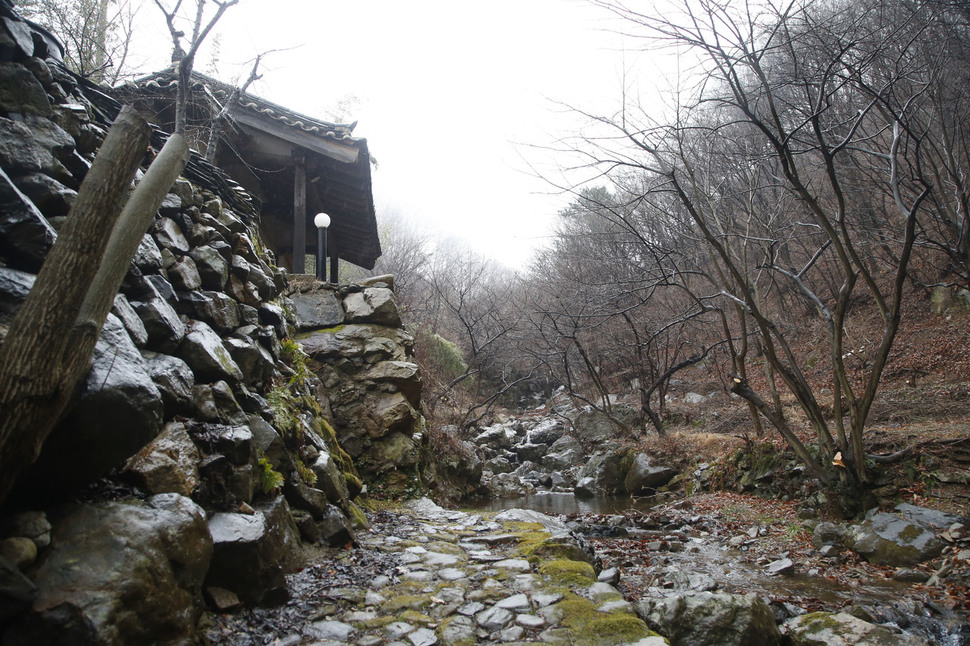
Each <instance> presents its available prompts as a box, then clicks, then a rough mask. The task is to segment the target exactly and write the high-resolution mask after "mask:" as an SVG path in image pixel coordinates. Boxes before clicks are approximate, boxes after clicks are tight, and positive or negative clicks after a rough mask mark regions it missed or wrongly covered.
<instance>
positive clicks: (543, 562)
mask: <svg viewBox="0 0 970 646" xmlns="http://www.w3.org/2000/svg"><path fill="white" fill-rule="evenodd" d="M391 517H392V518H393V521H391V522H389V523H388V524H385V525H384V526H383V527H381V528H380V531H374V532H370V533H364V534H362V535H361V536H360V537H359V540H360V548H359V549H357V550H353V551H351V552H349V553H345V558H352V559H353V563H352V564H348V565H347V566H346V567H344V568H342V567H341V565H340V563H339V560H338V561H334V562H332V563H328V562H327V561H317V562H316V563H315V564H314V565H313V566H312V568H308V570H309V571H310V573H309V574H308V575H306V576H305V577H304V579H303V580H302V581H300V580H297V581H295V582H294V585H293V586H292V587H293V588H294V599H292V600H291V601H290V603H289V604H288V606H289V610H288V609H287V608H282V609H280V610H278V611H277V613H278V615H286V614H287V612H289V613H290V615H291V616H290V617H289V620H288V621H283V620H281V619H280V618H279V616H277V617H276V619H275V620H274V618H273V617H272V616H270V614H269V613H271V612H272V611H265V612H264V614H263V615H252V616H249V617H248V618H241V617H239V616H238V615H237V616H236V618H235V621H237V622H238V621H244V622H245V624H246V626H233V625H231V624H223V625H222V626H220V627H219V628H213V629H210V630H209V634H208V637H209V639H210V640H211V641H212V643H214V644H215V643H233V644H241V643H246V642H245V641H240V637H241V636H242V634H246V636H247V638H248V640H249V643H252V644H260V643H275V644H281V645H284V646H296V645H313V646H331V645H337V644H354V645H356V646H378V645H388V646H434V645H436V644H441V645H443V646H459V645H471V644H481V643H487V644H519V643H537V642H540V643H548V644H627V645H630V644H637V645H639V646H659V645H661V644H666V643H667V642H666V640H664V639H663V638H661V637H659V636H656V634H655V633H651V632H650V631H649V630H648V629H647V627H646V625H645V624H644V623H643V621H641V620H640V619H639V618H638V617H637V616H636V615H635V613H634V610H633V607H632V606H631V604H630V603H628V602H627V601H625V600H624V599H623V596H622V595H621V594H620V592H619V591H618V590H617V589H616V588H615V587H614V585H613V584H611V582H609V580H610V579H612V583H615V582H616V581H615V578H614V577H615V576H616V573H615V572H611V571H609V570H607V571H604V572H603V573H601V575H600V576H599V579H604V580H597V576H596V574H595V573H594V569H593V567H592V565H590V564H589V563H588V562H585V561H579V560H572V559H568V558H564V556H568V555H574V556H575V555H576V554H579V553H581V551H582V550H581V547H580V546H579V545H577V544H576V543H571V542H570V539H569V538H567V536H566V531H567V530H566V528H565V525H563V524H562V523H561V522H560V521H558V520H556V519H553V518H550V517H548V516H545V515H543V514H539V513H537V512H528V511H524V510H513V511H512V512H504V513H502V514H498V515H496V516H492V517H485V516H483V515H478V514H468V513H463V512H455V511H448V510H444V509H442V508H440V507H438V506H437V505H435V504H434V503H432V502H431V501H429V500H427V499H422V500H419V501H415V502H412V503H410V505H409V509H407V510H404V511H402V512H401V513H399V514H398V513H395V514H393V515H392V516H391ZM348 555H352V556H348ZM342 573H346V576H342ZM298 576H299V575H298ZM307 577H309V579H308V578H307ZM355 577H356V578H357V579H361V578H364V580H356V581H355V580H354V578H355ZM310 579H312V580H310ZM348 583H350V585H347V584H348ZM222 620H223V621H229V622H231V621H233V619H232V618H231V617H230V616H226V617H223V618H222ZM254 624H256V625H258V624H263V630H262V635H261V636H260V635H255V634H254V632H253V627H254ZM270 628H271V629H270ZM237 631H238V632H237ZM243 631H246V632H245V633H244V632H243ZM273 633H275V634H273Z"/></svg>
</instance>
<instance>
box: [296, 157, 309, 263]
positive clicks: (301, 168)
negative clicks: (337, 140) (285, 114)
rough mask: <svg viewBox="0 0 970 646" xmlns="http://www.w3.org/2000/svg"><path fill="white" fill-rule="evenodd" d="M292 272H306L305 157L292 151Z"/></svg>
mask: <svg viewBox="0 0 970 646" xmlns="http://www.w3.org/2000/svg"><path fill="white" fill-rule="evenodd" d="M293 273H294V274H305V273H306V159H305V158H304V156H303V151H302V150H294V151H293Z"/></svg>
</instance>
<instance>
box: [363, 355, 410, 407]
mask: <svg viewBox="0 0 970 646" xmlns="http://www.w3.org/2000/svg"><path fill="white" fill-rule="evenodd" d="M358 380H360V381H374V382H378V383H390V384H393V385H394V386H395V387H396V388H397V389H398V391H400V392H401V393H402V394H403V395H404V396H405V397H406V398H407V400H408V403H410V404H411V406H415V407H416V406H420V402H421V372H420V370H419V369H418V364H416V363H414V362H411V361H380V362H378V363H376V364H374V365H373V366H371V367H370V368H369V369H368V370H367V371H366V372H364V373H361V375H360V376H359V377H358Z"/></svg>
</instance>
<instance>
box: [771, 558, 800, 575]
mask: <svg viewBox="0 0 970 646" xmlns="http://www.w3.org/2000/svg"><path fill="white" fill-rule="evenodd" d="M765 572H766V573H767V574H768V576H778V575H779V574H784V575H788V574H794V573H795V563H794V562H793V561H792V560H791V559H788V558H784V559H778V560H777V561H772V562H771V563H769V564H768V565H767V566H766V567H765Z"/></svg>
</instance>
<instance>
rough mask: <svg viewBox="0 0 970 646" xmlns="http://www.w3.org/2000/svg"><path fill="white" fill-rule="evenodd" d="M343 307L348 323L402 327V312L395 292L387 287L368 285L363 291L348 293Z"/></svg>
mask: <svg viewBox="0 0 970 646" xmlns="http://www.w3.org/2000/svg"><path fill="white" fill-rule="evenodd" d="M343 308H344V312H345V313H346V320H347V322H348V323H374V324H377V325H383V326H387V327H391V328H397V327H401V312H400V310H399V309H398V307H397V301H396V300H395V298H394V292H393V291H391V290H390V289H387V288H383V287H367V288H365V289H364V290H363V291H360V292H354V293H350V294H347V296H346V297H345V298H344V300H343Z"/></svg>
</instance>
